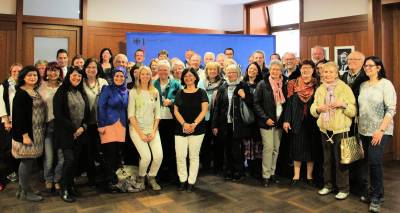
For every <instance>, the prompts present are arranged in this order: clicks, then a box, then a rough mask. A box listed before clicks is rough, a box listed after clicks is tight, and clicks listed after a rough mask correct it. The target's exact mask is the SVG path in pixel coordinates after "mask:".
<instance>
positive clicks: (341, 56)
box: [334, 45, 354, 75]
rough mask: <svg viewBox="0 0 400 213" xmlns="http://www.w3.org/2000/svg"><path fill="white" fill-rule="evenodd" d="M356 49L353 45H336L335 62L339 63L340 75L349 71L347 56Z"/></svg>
mask: <svg viewBox="0 0 400 213" xmlns="http://www.w3.org/2000/svg"><path fill="white" fill-rule="evenodd" d="M353 51H354V45H352V46H335V50H334V55H335V63H336V64H337V65H338V68H339V73H340V75H343V73H345V72H346V71H348V69H349V68H348V66H347V56H348V55H349V54H350V53H351V52H353Z"/></svg>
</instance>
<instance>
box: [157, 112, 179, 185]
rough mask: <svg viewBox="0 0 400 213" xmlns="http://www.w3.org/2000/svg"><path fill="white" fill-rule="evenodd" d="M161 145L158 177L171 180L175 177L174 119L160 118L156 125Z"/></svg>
mask: <svg viewBox="0 0 400 213" xmlns="http://www.w3.org/2000/svg"><path fill="white" fill-rule="evenodd" d="M158 130H159V132H160V139H161V146H162V149H163V161H162V164H161V168H160V172H159V177H160V178H161V179H164V180H170V181H173V180H174V179H177V178H178V176H177V173H176V154H175V135H174V133H175V120H174V119H161V120H160V123H159V125H158Z"/></svg>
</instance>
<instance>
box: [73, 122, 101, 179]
mask: <svg viewBox="0 0 400 213" xmlns="http://www.w3.org/2000/svg"><path fill="white" fill-rule="evenodd" d="M84 134H85V135H84V137H83V138H84V139H82V150H81V154H80V157H79V162H80V164H79V167H80V168H79V170H78V172H77V174H76V175H77V176H80V175H81V174H82V172H87V177H88V181H89V183H92V184H93V183H95V180H96V166H95V164H94V161H95V159H96V158H98V157H99V153H100V136H99V132H98V130H97V125H96V124H92V125H89V126H88V128H87V130H86V132H85V133H84Z"/></svg>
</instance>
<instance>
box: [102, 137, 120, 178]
mask: <svg viewBox="0 0 400 213" xmlns="http://www.w3.org/2000/svg"><path fill="white" fill-rule="evenodd" d="M120 145H121V143H120V142H111V143H105V144H102V145H101V148H102V150H103V154H104V169H105V171H104V174H105V180H106V182H107V183H110V184H116V183H118V177H117V175H116V174H115V172H116V171H117V169H118V167H119V166H120V162H121V161H120V157H119V156H120V155H119V154H120Z"/></svg>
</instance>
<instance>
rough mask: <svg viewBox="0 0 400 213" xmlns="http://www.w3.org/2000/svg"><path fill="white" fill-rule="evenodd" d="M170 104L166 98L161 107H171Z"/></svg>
mask: <svg viewBox="0 0 400 213" xmlns="http://www.w3.org/2000/svg"><path fill="white" fill-rule="evenodd" d="M171 104H172V101H171V100H169V99H168V98H166V99H165V100H164V101H163V106H165V107H167V106H171Z"/></svg>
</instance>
